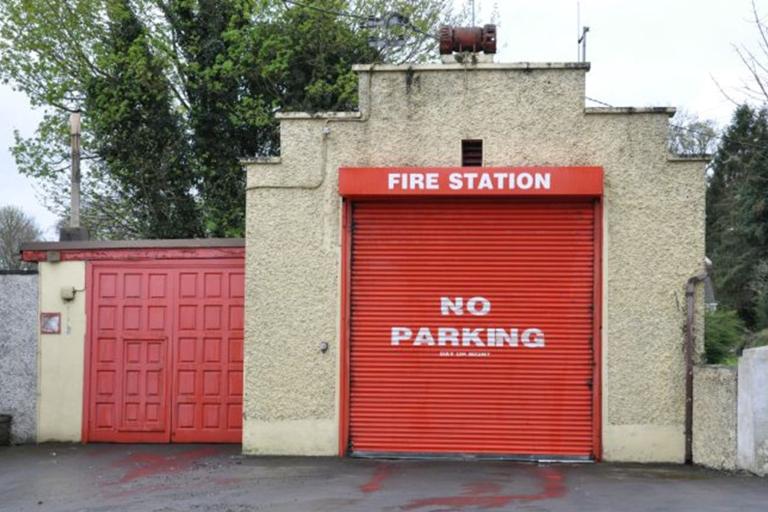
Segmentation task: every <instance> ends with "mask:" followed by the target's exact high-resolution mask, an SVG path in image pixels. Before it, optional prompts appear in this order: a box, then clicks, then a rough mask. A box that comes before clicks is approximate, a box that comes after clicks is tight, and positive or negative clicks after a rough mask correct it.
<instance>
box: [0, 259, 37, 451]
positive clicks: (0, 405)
mask: <svg viewBox="0 0 768 512" xmlns="http://www.w3.org/2000/svg"><path fill="white" fill-rule="evenodd" d="M37 301H38V276H37V273H0V319H2V322H3V325H2V328H0V414H10V415H11V416H13V420H12V423H11V443H13V444H21V443H31V442H34V441H35V437H36V432H37V424H36V407H37V400H36V397H37V312H38V308H37Z"/></svg>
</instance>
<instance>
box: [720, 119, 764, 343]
mask: <svg viewBox="0 0 768 512" xmlns="http://www.w3.org/2000/svg"><path fill="white" fill-rule="evenodd" d="M707 254H708V255H709V256H710V257H711V258H712V260H713V262H714V266H715V275H714V282H715V289H716V290H717V292H718V301H719V302H721V303H722V304H724V305H725V306H727V307H731V308H734V309H736V310H737V311H738V313H739V316H740V317H741V318H742V319H743V320H744V321H745V323H746V324H747V326H748V327H749V328H752V329H759V328H763V327H766V325H765V322H766V321H767V320H768V312H766V311H764V309H765V308H766V307H768V300H766V296H768V289H766V284H765V283H766V276H765V274H766V270H765V269H766V266H768V110H766V108H765V107H762V108H759V109H754V108H752V107H749V106H746V105H744V106H741V107H739V108H738V109H737V110H736V112H735V113H734V116H733V120H732V122H731V125H730V126H729V127H728V128H727V129H726V130H725V133H724V134H723V136H722V139H721V141H720V146H719V148H718V151H717V153H716V154H715V158H714V160H713V163H712V176H711V178H710V180H709V187H708V190H707Z"/></svg>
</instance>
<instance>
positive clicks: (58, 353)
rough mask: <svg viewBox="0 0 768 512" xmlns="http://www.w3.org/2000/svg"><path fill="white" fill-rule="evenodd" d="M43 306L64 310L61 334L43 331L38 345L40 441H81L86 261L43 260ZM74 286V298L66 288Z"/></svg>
mask: <svg viewBox="0 0 768 512" xmlns="http://www.w3.org/2000/svg"><path fill="white" fill-rule="evenodd" d="M38 271H39V275H40V311H41V312H46V313H57V312H58V313H61V334H41V335H40V337H39V345H38V365H39V369H38V385H37V389H38V403H37V440H38V442H45V441H80V439H81V433H82V430H81V428H82V417H83V364H84V352H83V351H84V347H85V318H86V317H85V292H84V291H83V290H84V289H85V262H83V261H67V262H60V263H40V264H38ZM72 286H74V287H75V289H76V290H78V291H77V293H75V298H74V300H71V301H64V300H62V299H61V288H62V287H72Z"/></svg>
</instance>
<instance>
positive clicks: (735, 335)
mask: <svg viewBox="0 0 768 512" xmlns="http://www.w3.org/2000/svg"><path fill="white" fill-rule="evenodd" d="M704 322H705V333H704V352H705V354H706V359H707V363H709V364H722V363H725V362H727V360H728V359H729V358H732V357H734V356H735V355H736V352H737V351H738V350H739V349H740V348H741V347H742V345H743V344H744V333H745V328H744V322H743V321H742V320H741V319H740V318H739V315H738V313H736V311H734V310H732V309H725V308H721V309H718V310H716V311H708V312H707V314H706V316H705V317H704Z"/></svg>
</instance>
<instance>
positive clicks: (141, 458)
mask: <svg viewBox="0 0 768 512" xmlns="http://www.w3.org/2000/svg"><path fill="white" fill-rule="evenodd" d="M216 453H217V450H216V449H215V448H213V447H207V448H200V449H197V450H190V451H186V452H180V453H174V454H171V455H156V454H154V453H134V454H131V455H129V456H128V457H126V458H125V459H121V460H119V461H117V462H115V463H114V465H115V466H119V467H125V466H129V467H131V469H129V470H128V471H127V472H126V473H125V474H124V475H123V476H122V478H120V480H118V481H117V482H115V483H118V484H124V483H127V482H132V481H133V480H137V479H139V478H144V477H148V476H152V475H157V474H160V473H165V474H169V473H178V472H180V471H184V470H187V469H189V468H190V467H192V465H193V464H195V462H197V461H199V460H200V459H203V458H205V457H210V456H211V455H215V454H216Z"/></svg>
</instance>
